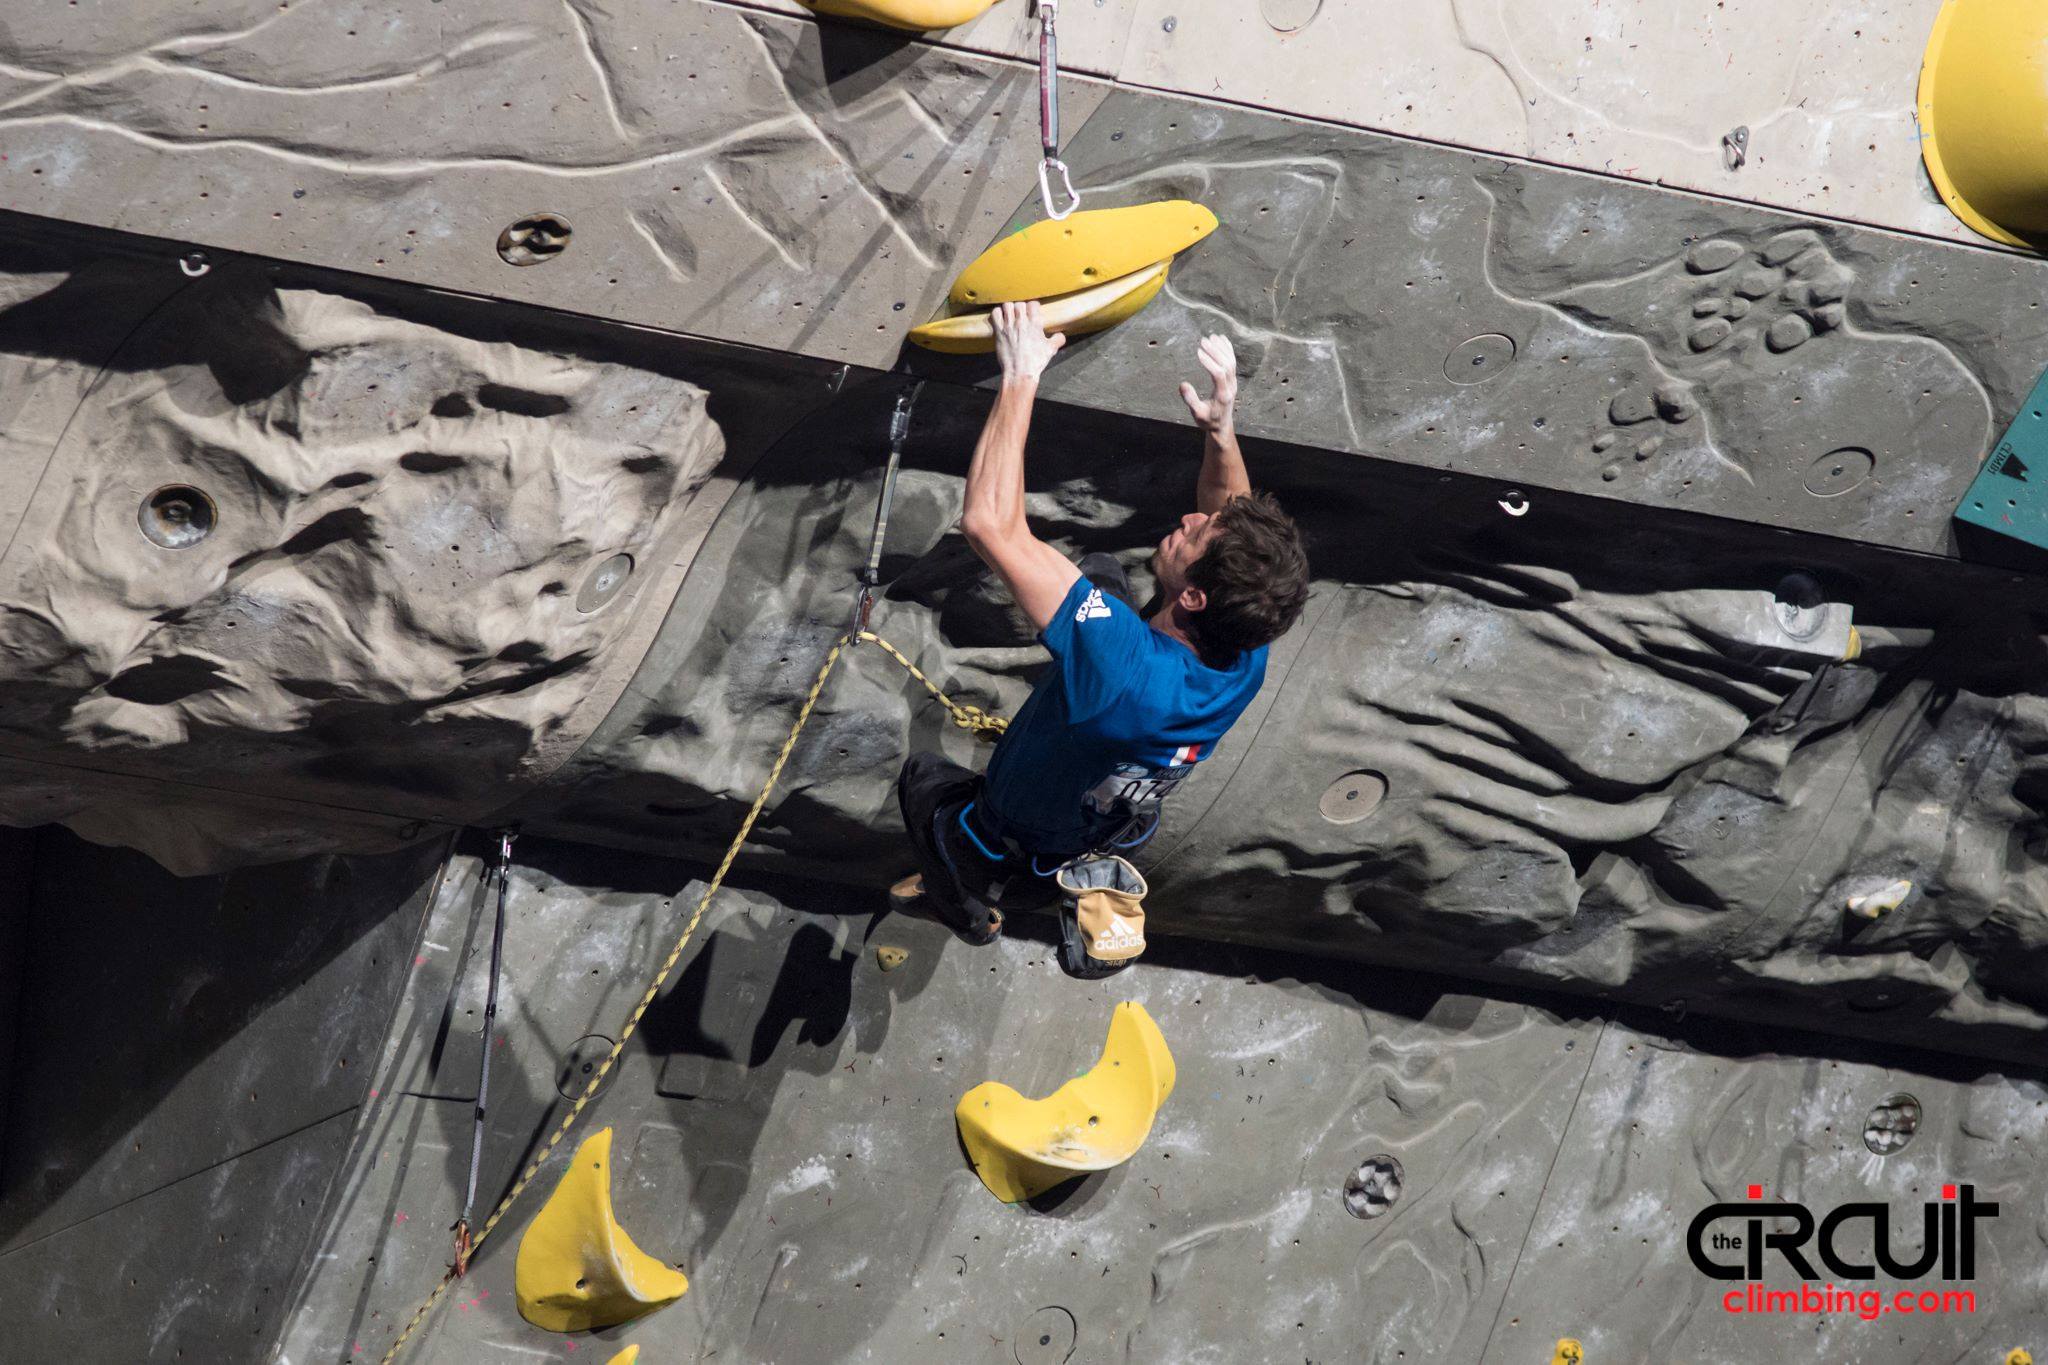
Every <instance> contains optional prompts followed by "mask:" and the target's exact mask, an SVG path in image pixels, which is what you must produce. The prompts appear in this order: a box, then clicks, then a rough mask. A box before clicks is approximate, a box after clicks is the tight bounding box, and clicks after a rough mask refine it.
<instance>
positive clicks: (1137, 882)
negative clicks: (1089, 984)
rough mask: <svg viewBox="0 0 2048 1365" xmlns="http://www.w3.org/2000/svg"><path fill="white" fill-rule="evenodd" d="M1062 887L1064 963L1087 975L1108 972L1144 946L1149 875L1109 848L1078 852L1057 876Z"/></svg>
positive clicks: (1070, 970) (1127, 961)
mask: <svg viewBox="0 0 2048 1365" xmlns="http://www.w3.org/2000/svg"><path fill="white" fill-rule="evenodd" d="M1054 880H1055V881H1057V882H1058V883H1059V888H1060V968H1061V970H1063V971H1065V972H1066V973H1067V975H1069V976H1078V977H1082V978H1085V979H1091V980H1092V979H1094V978H1096V977H1103V976H1109V975H1110V974H1112V973H1114V972H1120V971H1122V970H1123V969H1124V968H1125V967H1128V966H1129V965H1130V964H1131V960H1132V959H1133V958H1135V957H1137V956H1138V954H1140V953H1142V952H1144V951H1145V892H1146V890H1147V888H1146V886H1145V878H1144V877H1143V876H1142V875H1140V873H1139V872H1138V869H1137V868H1135V867H1132V866H1131V865H1130V864H1129V863H1128V862H1126V861H1125V860H1124V859H1122V858H1119V857H1117V856H1115V855H1114V854H1109V855H1106V856H1101V857H1086V858H1076V859H1074V861H1072V862H1070V863H1068V864H1066V865H1065V866H1063V867H1061V868H1060V870H1059V872H1058V873H1057V874H1056V876H1055V877H1054Z"/></svg>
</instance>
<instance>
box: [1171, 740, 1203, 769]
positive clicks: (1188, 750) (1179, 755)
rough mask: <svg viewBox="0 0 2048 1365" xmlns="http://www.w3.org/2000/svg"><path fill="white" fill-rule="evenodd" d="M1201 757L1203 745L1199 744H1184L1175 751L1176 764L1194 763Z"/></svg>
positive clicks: (1174, 759)
mask: <svg viewBox="0 0 2048 1365" xmlns="http://www.w3.org/2000/svg"><path fill="white" fill-rule="evenodd" d="M1201 757H1202V746H1201V745H1199V744H1183V745H1181V746H1180V747H1179V748H1178V749H1175V750H1174V751H1173V761H1174V763H1175V764H1176V765H1178V764H1182V763H1193V762H1196V761H1197V760H1199V759H1200V758H1201Z"/></svg>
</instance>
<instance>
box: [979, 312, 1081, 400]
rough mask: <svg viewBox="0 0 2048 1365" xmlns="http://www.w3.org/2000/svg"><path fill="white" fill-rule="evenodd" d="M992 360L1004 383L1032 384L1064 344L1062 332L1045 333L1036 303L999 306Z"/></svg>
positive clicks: (1064, 335)
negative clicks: (1005, 381) (995, 363)
mask: <svg viewBox="0 0 2048 1365" xmlns="http://www.w3.org/2000/svg"><path fill="white" fill-rule="evenodd" d="M995 332H996V359H997V361H999V362H1000V363H1001V364H1002V367H1003V378H1004V379H1005V380H1013V379H1017V380H1031V381H1032V382H1034V383H1035V382H1036V381H1037V379H1038V377H1039V376H1040V375H1041V374H1044V373H1045V367H1046V366H1047V365H1049V364H1051V363H1052V358H1053V356H1054V355H1055V354H1057V353H1058V351H1059V349H1060V347H1062V346H1064V345H1066V344H1067V338H1066V334H1065V333H1064V332H1054V333H1053V334H1052V335H1051V336H1047V335H1046V334H1045V322H1044V319H1043V317H1042V316H1041V314H1040V311H1039V307H1038V301H1037V300H1036V299H1032V300H1028V301H1026V302H1024V303H999V304H997V305H996V311H995Z"/></svg>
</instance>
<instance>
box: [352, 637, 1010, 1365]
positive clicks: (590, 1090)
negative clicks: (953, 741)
mask: <svg viewBox="0 0 2048 1365" xmlns="http://www.w3.org/2000/svg"><path fill="white" fill-rule="evenodd" d="M855 644H872V645H875V646H876V647H878V648H879V649H880V650H881V651H882V652H883V653H884V654H887V655H888V656H889V657H890V658H892V659H894V660H895V661H896V662H897V663H899V664H901V665H903V667H904V668H905V669H906V670H908V672H909V673H910V676H911V677H913V678H915V679H917V681H918V682H920V683H922V684H923V685H924V689H925V691H927V692H929V693H931V695H932V698H933V700H935V701H937V702H938V703H939V704H940V705H941V706H943V707H945V708H946V711H947V713H948V714H949V715H950V716H951V717H952V719H953V723H954V724H955V725H958V726H959V727H960V728H961V729H963V730H966V731H967V732H969V733H970V734H972V735H974V737H975V738H977V739H981V740H988V741H992V740H994V739H995V738H997V737H998V736H1000V735H1001V734H1002V733H1003V730H1004V729H1005V728H1006V727H1007V726H1008V725H1009V723H1010V722H1009V720H1008V718H1007V717H1004V716H999V715H995V714H993V713H991V712H988V711H984V710H982V709H981V708H980V707H978V706H971V705H968V704H966V703H964V702H957V701H954V700H953V699H952V698H951V697H949V696H947V695H946V694H945V692H944V691H943V690H942V689H941V688H940V687H939V685H938V684H937V683H935V682H933V681H932V680H931V679H930V678H928V677H926V676H925V675H924V671H923V670H922V669H920V668H918V666H917V665H916V664H913V663H912V662H910V660H909V658H907V657H906V656H905V655H904V653H903V651H902V650H900V649H898V648H896V646H895V645H893V644H890V643H889V642H888V641H887V640H885V639H883V638H882V637H881V636H879V635H877V634H875V633H874V632H873V631H871V630H863V631H858V632H855V631H848V632H847V633H846V634H844V635H842V636H840V637H839V639H838V640H837V641H835V642H834V643H833V645H832V648H831V649H830V650H829V651H827V653H826V655H825V661H824V663H822V664H820V665H819V667H818V676H817V677H816V678H815V679H813V680H812V682H811V690H810V692H809V693H808V694H807V695H806V696H805V697H804V701H803V705H802V706H801V707H800V708H798V710H797V714H796V722H795V723H794V724H792V725H791V726H790V727H789V735H788V737H787V738H785V739H784V740H783V741H782V749H781V751H780V752H778V753H777V754H776V755H775V762H774V764H773V765H772V766H770V768H769V769H768V780H767V781H766V782H764V783H762V784H761V794H760V795H759V796H756V797H755V798H754V804H753V805H752V806H750V807H748V809H747V815H746V818H745V819H744V820H741V821H740V827H739V832H738V833H736V834H734V835H733V837H732V842H731V843H730V844H727V845H726V848H725V856H724V857H722V858H721V859H719V862H718V869H717V870H716V871H715V872H713V873H712V874H711V881H710V883H709V884H708V885H707V886H706V887H705V888H704V894H703V895H702V896H699V897H698V898H697V905H696V908H695V909H694V910H692V911H691V912H690V918H689V921H688V922H687V923H685V924H684V925H683V931H682V933H681V934H679V935H677V937H676V941H675V946H674V947H672V948H670V949H669V950H668V956H667V957H666V958H664V959H663V960H662V964H661V969H660V970H659V971H657V972H656V973H655V974H654V980H653V981H652V982H651V983H649V985H648V987H647V989H646V991H645V992H643V993H642V994H641V996H640V1001H639V1003H638V1004H636V1005H634V1006H633V1012H632V1013H631V1014H630V1015H628V1016H627V1017H626V1023H625V1026H624V1027H623V1028H621V1029H620V1030H619V1034H618V1041H616V1042H614V1043H613V1044H612V1046H611V1051H609V1052H607V1053H606V1054H605V1056H604V1059H603V1060H602V1061H600V1062H599V1063H598V1064H597V1068H596V1070H594V1071H593V1072H592V1073H591V1076H590V1079H589V1080H587V1081H585V1082H584V1084H583V1092H582V1093H581V1094H579V1095H578V1096H577V1097H576V1099H575V1100H574V1101H573V1102H572V1103H571V1104H570V1106H569V1112H568V1113H566V1114H564V1115H563V1116H562V1120H561V1122H560V1123H558V1124H556V1125H555V1130H554V1132H552V1133H550V1134H549V1135H548V1139H547V1141H546V1142H543V1143H542V1144H541V1146H540V1150H539V1151H537V1152H535V1153H534V1155H533V1159H532V1160H530V1161H528V1162H527V1163H526V1169H524V1170H523V1171H521V1172H520V1173H519V1178H518V1179H517V1180H516V1181H514V1182H513V1183H512V1188H511V1189H509V1190H507V1191H506V1192H505V1197H504V1198H502V1199H500V1200H499V1201H498V1206H497V1207H496V1208H494V1209H492V1210H491V1213H490V1216H489V1217H488V1218H486V1219H484V1221H483V1226H482V1227H480V1228H478V1229H477V1230H476V1235H475V1236H474V1237H472V1238H471V1239H470V1241H469V1245H468V1258H474V1257H475V1255H476V1253H477V1252H478V1251H479V1250H481V1249H482V1247H483V1244H484V1243H485V1242H487V1241H489V1240H490V1237H491V1234H492V1232H494V1231H496V1229H497V1226H498V1224H499V1223H500V1222H502V1221H503V1220H504V1217H505V1214H506V1212H507V1211H508V1210H510V1209H511V1207H512V1205H513V1204H514V1203H516V1202H517V1201H518V1199H519V1196H520V1195H522V1194H524V1193H525V1192H526V1187H527V1186H528V1185H529V1184H531V1183H532V1182H533V1178H534V1177H535V1176H536V1175H538V1174H539V1173H540V1170H541V1168H542V1167H543V1166H545V1165H547V1163H548V1159H549V1158H550V1157H552V1156H553V1155H554V1153H555V1149H556V1148H557V1147H559V1146H561V1143H562V1139H563V1138H564V1137H566V1136H567V1135H568V1132H569V1130H570V1129H571V1128H572V1127H574V1126H575V1124H576V1120H577V1119H579V1118H581V1117H582V1115H583V1110H584V1108H585V1107H586V1106H588V1105H589V1103H590V1100H591V1097H592V1096H594V1095H595V1094H596V1093H597V1092H598V1089H599V1087H601V1086H602V1085H603V1084H604V1081H605V1077H607V1076H609V1075H610V1074H611V1070H612V1068H613V1067H614V1066H615V1065H617V1064H618V1060H619V1058H620V1056H622V1055H623V1054H624V1053H625V1050H626V1044H627V1043H628V1042H630V1041H631V1040H632V1037H633V1034H634V1032H635V1031H636V1030H638V1029H639V1027H640V1020H641V1018H642V1017H643V1016H644V1015H645V1014H646V1013H647V1010H648V1008H649V1007H650V1006H651V1005H653V1004H654V1000H655V997H656V996H658V995H660V994H661V990H662V987H664V986H666V985H667V984H668V981H669V978H670V977H671V976H673V975H674V974H675V970H676V964H677V963H678V962H679V961H681V960H682V956H683V949H685V948H686V947H688V946H689V943H690V939H691V938H692V937H693V936H694V935H695V934H696V932H697V926H698V925H699V924H701V923H702V922H703V920H704V912H705V911H706V910H708V909H710V908H711V901H712V898H713V897H715V896H716V895H717V894H718V889H719V888H720V887H721V886H723V885H724V884H725V877H726V874H727V873H728V872H730V871H732V865H733V860H734V859H735V858H737V857H739V853H740V848H741V846H742V845H744V844H745V843H746V842H747V836H748V835H750V834H752V833H753V832H754V823H755V822H756V821H757V820H759V819H760V818H761V812H762V811H764V810H766V809H767V807H768V798H769V797H771V796H773V795H774V794H775V786H776V784H777V783H778V782H780V781H781V780H782V770H783V767H784V766H785V765H786V764H788V762H789V756H790V754H791V753H792V752H794V751H795V749H796V741H797V737H798V736H800V735H802V734H803V731H804V726H805V725H807V724H809V723H810V719H811V712H812V711H813V710H814V709H815V708H816V707H817V704H818V698H819V696H820V695H821V694H822V693H823V692H824V690H825V682H826V680H827V679H829V678H830V677H831V676H832V670H833V669H834V668H836V667H838V665H839V657H840V655H842V654H844V653H845V652H846V651H847V650H848V649H850V648H852V647H853V646H854V645H855ZM500 837H501V840H503V842H501V844H500V848H501V849H503V850H504V858H505V866H506V867H507V869H508V870H509V867H510V861H511V848H510V836H509V834H502V835H501V836H500ZM503 885H504V883H503V881H502V880H501V881H500V883H499V886H500V892H501V894H502V890H503ZM500 904H501V908H500V913H501V914H502V913H503V910H502V901H501V903H500ZM487 1010H488V1007H487ZM484 1039H485V1049H484V1050H485V1052H486V1054H488V1053H489V1051H490V1048H489V1041H490V1034H489V1032H488V1031H487V1032H486V1033H485V1035H484ZM478 1108H479V1111H481V1108H482V1097H481V1094H479V1097H478ZM473 1183H474V1178H473V1177H472V1184H473ZM464 1266H465V1268H466V1266H467V1259H465V1262H464ZM457 1275H458V1272H457V1269H456V1267H455V1266H453V1265H451V1266H449V1267H448V1269H447V1271H446V1272H445V1273H443V1274H442V1276H441V1280H440V1283H438V1284H436V1285H435V1286H434V1288H433V1291H432V1292H431V1293H429V1294H428V1295H427V1296H426V1298H424V1299H422V1300H421V1301H420V1304H419V1306H418V1307H417V1308H415V1309H414V1310H413V1314H412V1317H411V1318H409V1319H408V1320H407V1321H406V1324H405V1326H404V1327H402V1328H400V1329H399V1333H398V1336H397V1338H396V1339H394V1340H393V1341H392V1343H391V1346H390V1348H389V1349H388V1350H386V1351H385V1352H384V1356H383V1360H382V1362H381V1365H392V1362H393V1361H395V1360H397V1359H398V1356H399V1353H400V1352H401V1351H403V1350H404V1349H405V1344H406V1342H407V1341H409V1340H411V1339H412V1334H413V1333H414V1332H416V1331H418V1330H419V1326H420V1324H421V1323H422V1322H424V1321H425V1320H426V1316H427V1314H429V1313H431V1312H432V1311H433V1310H434V1305H436V1304H437V1303H439V1302H440V1301H441V1297H442V1295H444V1294H446V1293H447V1292H448V1286H449V1285H451V1284H453V1283H455V1281H456V1278H457Z"/></svg>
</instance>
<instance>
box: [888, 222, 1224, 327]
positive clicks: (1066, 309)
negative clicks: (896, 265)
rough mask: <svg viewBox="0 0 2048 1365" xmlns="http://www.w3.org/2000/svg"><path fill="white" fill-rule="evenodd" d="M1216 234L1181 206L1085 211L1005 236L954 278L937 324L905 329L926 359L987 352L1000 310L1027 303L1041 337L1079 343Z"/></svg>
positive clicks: (1121, 315) (1137, 303)
mask: <svg viewBox="0 0 2048 1365" xmlns="http://www.w3.org/2000/svg"><path fill="white" fill-rule="evenodd" d="M1215 230H1216V215H1215V214H1213V213H1211V212H1209V210H1207V209H1205V208H1203V207H1202V206H1201V205H1200V204H1196V203H1193V202H1191V201H1189V200H1186V199H1169V200H1164V201H1162V202H1160V203H1157V204H1136V205H1133V206H1131V207H1130V208H1121V209H1090V210H1087V211H1086V212H1083V213H1076V214H1073V215H1071V216H1070V217H1067V218H1065V219H1047V220H1046V221H1045V222H1042V223H1033V224H1032V225H1031V226H1030V227H1028V228H1025V229H1024V230H1023V231H1021V232H1013V233H1011V234H1010V235H1009V236H1008V237H1005V238H1003V240H1002V241H1000V242H997V243H996V244H995V245H994V246H992V247H990V248H989V249H988V250H987V251H984V252H982V253H981V255H980V256H978V257H976V258H975V260H974V263H973V264H972V265H969V266H968V267H967V268H966V269H965V270H963V271H961V272H960V278H959V279H957V280H955V281H954V282H953V288H952V291H951V292H950V293H949V294H948V295H947V311H946V315H945V316H944V317H939V318H934V319H933V320H932V321H930V322H927V323H925V324H924V325H923V326H922V327H915V328H912V329H911V332H910V339H911V340H912V341H913V342H915V343H917V344H918V345H919V346H922V347H924V348H925V349H927V350H931V351H946V352H950V353H952V354H956V355H974V354H986V353H987V352H989V351H993V350H994V349H995V348H996V333H995V320H994V315H993V314H992V313H991V312H990V311H989V310H990V309H991V308H993V307H994V306H995V305H996V304H999V303H1019V302H1022V301H1024V300H1027V299H1035V300H1037V301H1038V302H1039V304H1040V305H1041V309H1040V311H1041V320H1042V322H1043V324H1044V327H1045V330H1046V331H1048V332H1065V333H1066V334H1067V335H1068V336H1081V335H1085V334H1086V333H1089V332H1099V331H1102V330H1103V329H1104V328H1106V327H1114V326H1115V325H1116V324H1117V323H1119V322H1122V321H1123V320H1124V319H1125V318H1128V317H1130V316H1132V315H1133V314H1135V313H1136V312H1137V311H1138V310H1139V309H1141V308H1143V307H1144V306H1145V305H1146V304H1148V303H1150V302H1151V301H1152V300H1153V299H1154V298H1155V297H1157V295H1158V293H1159V291H1160V290H1161V289H1162V288H1164V287H1165V285H1166V272H1167V268H1168V267H1169V266H1171V265H1172V263H1173V257H1174V253H1176V252H1178V251H1180V250H1181V249H1182V248H1183V247H1188V246H1192V245H1193V244H1194V243H1196V242H1199V241H1201V240H1202V239H1203V238H1204V237H1206V236H1208V235H1209V234H1210V233H1211V232H1214V231H1215Z"/></svg>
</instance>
